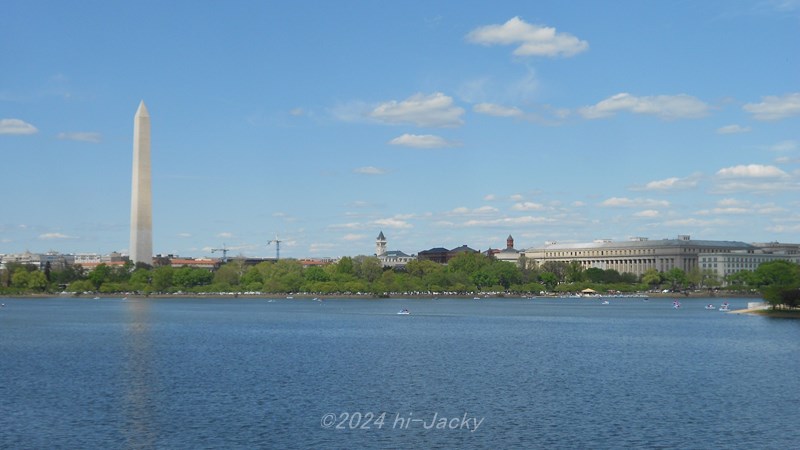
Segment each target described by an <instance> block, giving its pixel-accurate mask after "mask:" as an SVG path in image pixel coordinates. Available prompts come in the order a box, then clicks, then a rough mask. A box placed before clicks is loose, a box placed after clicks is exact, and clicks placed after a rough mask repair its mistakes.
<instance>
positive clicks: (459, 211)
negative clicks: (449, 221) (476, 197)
mask: <svg viewBox="0 0 800 450" xmlns="http://www.w3.org/2000/svg"><path fill="white" fill-rule="evenodd" d="M495 213H497V208H495V207H493V206H488V205H486V206H481V207H479V208H473V209H470V208H467V207H465V206H461V207H458V208H455V209H453V210H452V211H450V214H455V215H485V214H495Z"/></svg>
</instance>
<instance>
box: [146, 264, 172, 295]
mask: <svg viewBox="0 0 800 450" xmlns="http://www.w3.org/2000/svg"><path fill="white" fill-rule="evenodd" d="M152 273H153V289H154V290H155V291H156V292H168V291H169V290H170V288H171V287H172V276H173V274H174V273H175V269H173V268H172V266H158V267H156V268H155V269H153V271H152Z"/></svg>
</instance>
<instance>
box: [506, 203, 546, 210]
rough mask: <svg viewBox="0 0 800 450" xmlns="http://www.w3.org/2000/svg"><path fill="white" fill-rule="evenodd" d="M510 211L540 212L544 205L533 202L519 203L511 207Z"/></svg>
mask: <svg viewBox="0 0 800 450" xmlns="http://www.w3.org/2000/svg"><path fill="white" fill-rule="evenodd" d="M511 209H513V210H514V211H541V210H542V209H544V205H542V204H541V203H534V202H520V203H515V204H514V205H513V206H511Z"/></svg>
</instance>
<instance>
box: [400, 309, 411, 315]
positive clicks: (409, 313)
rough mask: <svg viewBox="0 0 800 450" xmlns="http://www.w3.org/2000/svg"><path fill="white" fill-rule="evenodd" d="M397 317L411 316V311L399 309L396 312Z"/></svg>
mask: <svg viewBox="0 0 800 450" xmlns="http://www.w3.org/2000/svg"><path fill="white" fill-rule="evenodd" d="M397 315H399V316H408V315H411V311H409V310H407V309H405V308H403V309H401V310H400V311H398V312H397Z"/></svg>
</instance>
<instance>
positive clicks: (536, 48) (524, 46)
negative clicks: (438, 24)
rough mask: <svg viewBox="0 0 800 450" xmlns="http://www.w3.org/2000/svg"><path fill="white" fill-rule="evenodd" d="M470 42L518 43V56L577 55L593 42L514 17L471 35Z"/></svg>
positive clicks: (476, 30) (516, 50)
mask: <svg viewBox="0 0 800 450" xmlns="http://www.w3.org/2000/svg"><path fill="white" fill-rule="evenodd" d="M466 39H467V41H468V42H472V43H475V44H481V45H486V46H489V45H517V48H516V49H514V55H516V56H550V57H555V56H564V57H569V56H574V55H577V54H578V53H581V52H584V51H586V50H588V49H589V43H588V42H586V41H582V40H580V39H578V38H577V37H575V36H573V35H571V34H569V33H563V32H557V31H556V29H555V28H552V27H546V26H541V25H532V24H529V23H527V22H525V21H524V20H522V19H520V18H519V17H512V18H511V19H509V20H508V21H507V22H506V23H504V24H502V25H485V26H482V27H478V28H476V29H474V30H472V31H470V32H469V34H467V36H466Z"/></svg>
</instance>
